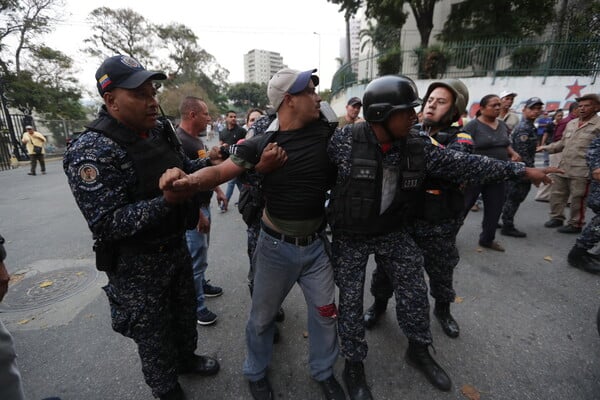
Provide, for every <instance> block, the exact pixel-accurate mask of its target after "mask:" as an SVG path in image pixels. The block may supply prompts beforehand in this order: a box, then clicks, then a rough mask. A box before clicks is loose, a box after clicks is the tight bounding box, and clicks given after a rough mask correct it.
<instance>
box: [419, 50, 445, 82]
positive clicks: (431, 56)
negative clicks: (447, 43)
mask: <svg viewBox="0 0 600 400" xmlns="http://www.w3.org/2000/svg"><path fill="white" fill-rule="evenodd" d="M414 52H415V54H416V55H417V61H416V65H417V67H418V68H419V74H418V76H419V79H438V78H441V77H442V76H443V75H444V73H446V68H447V67H448V63H449V61H450V54H449V52H448V51H447V50H446V49H445V48H443V47H442V46H439V45H434V46H430V47H426V48H422V47H418V48H416V49H415V50H414Z"/></svg>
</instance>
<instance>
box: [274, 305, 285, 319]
mask: <svg viewBox="0 0 600 400" xmlns="http://www.w3.org/2000/svg"><path fill="white" fill-rule="evenodd" d="M284 320H285V311H283V307H279V311H277V315H276V316H275V322H283V321H284Z"/></svg>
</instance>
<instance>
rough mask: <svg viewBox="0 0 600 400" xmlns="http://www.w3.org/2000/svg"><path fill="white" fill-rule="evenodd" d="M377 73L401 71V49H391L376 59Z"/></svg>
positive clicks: (391, 73) (387, 73)
mask: <svg viewBox="0 0 600 400" xmlns="http://www.w3.org/2000/svg"><path fill="white" fill-rule="evenodd" d="M377 68H378V69H379V75H380V76H383V75H395V74H399V73H400V72H402V50H400V48H395V49H391V50H389V51H388V52H386V53H384V54H382V55H381V56H379V58H378V59H377Z"/></svg>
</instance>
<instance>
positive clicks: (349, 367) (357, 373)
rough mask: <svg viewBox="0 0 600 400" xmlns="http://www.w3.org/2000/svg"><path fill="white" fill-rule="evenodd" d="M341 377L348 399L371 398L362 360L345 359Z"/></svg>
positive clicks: (368, 399) (370, 399)
mask: <svg viewBox="0 0 600 400" xmlns="http://www.w3.org/2000/svg"><path fill="white" fill-rule="evenodd" d="M343 378H344V383H345V384H346V389H348V396H350V400H373V396H371V391H370V390H369V387H368V386H367V378H366V377H365V368H364V367H363V363H362V361H350V360H346V364H345V366H344V374H343Z"/></svg>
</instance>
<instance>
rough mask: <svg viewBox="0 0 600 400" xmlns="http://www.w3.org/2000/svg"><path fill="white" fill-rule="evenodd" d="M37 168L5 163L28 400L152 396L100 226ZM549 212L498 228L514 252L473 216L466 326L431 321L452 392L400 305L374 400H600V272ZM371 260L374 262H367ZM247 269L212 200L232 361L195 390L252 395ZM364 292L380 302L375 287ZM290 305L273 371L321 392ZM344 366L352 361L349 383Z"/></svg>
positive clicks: (290, 391)
mask: <svg viewBox="0 0 600 400" xmlns="http://www.w3.org/2000/svg"><path fill="white" fill-rule="evenodd" d="M26 172H27V168H24V167H21V168H19V169H16V170H11V171H1V172H0V188H2V189H1V190H0V232H1V233H2V235H3V236H4V237H5V238H6V239H7V241H8V242H7V245H6V247H7V250H8V258H7V260H6V261H7V266H8V268H9V271H10V272H11V273H12V274H16V275H15V277H16V279H17V280H20V281H18V282H16V283H14V284H13V285H12V286H11V288H10V290H9V294H8V295H7V297H6V299H5V302H4V304H3V305H0V312H1V313H0V318H1V319H2V320H3V321H4V323H5V325H7V327H8V328H9V330H10V331H11V332H12V334H13V336H14V339H15V342H16V346H17V351H18V354H19V360H18V362H19V367H20V369H21V372H22V374H23V380H24V384H25V390H26V393H27V396H28V398H29V399H41V398H44V397H47V396H51V395H52V396H60V397H61V398H62V399H64V400H75V399H77V400H79V399H86V400H96V399H135V400H138V399H150V398H151V394H150V390H149V389H148V387H147V386H146V385H145V383H144V380H143V376H142V373H141V368H140V362H139V359H138V356H137V351H136V347H135V345H134V343H133V342H132V341H131V340H129V339H126V338H124V337H122V336H120V335H118V334H116V333H114V332H113V331H112V330H111V328H110V318H109V312H108V303H107V300H106V298H105V296H104V295H103V293H102V291H101V289H100V287H101V286H102V285H103V284H104V282H105V279H106V278H105V276H104V275H103V274H102V273H98V274H96V272H95V271H94V269H93V259H92V251H91V234H90V233H89V231H88V229H87V226H86V224H85V221H84V220H83V218H82V216H81V214H80V213H79V210H78V209H77V207H76V205H75V203H74V201H73V198H72V196H71V194H70V191H69V190H68V187H67V184H66V178H65V177H64V174H63V172H62V166H61V163H60V162H59V161H50V162H48V175H45V176H40V175H38V176H35V177H32V176H27V175H26ZM236 196H237V192H236ZM547 211H548V206H547V204H545V203H538V202H535V201H533V193H531V194H530V196H529V198H528V200H527V201H526V202H525V203H524V204H523V205H522V207H521V209H520V210H519V213H518V214H517V220H516V224H517V227H518V228H519V229H521V230H523V231H525V232H527V234H528V236H527V238H525V239H515V238H506V237H503V236H500V235H499V236H498V238H497V239H498V240H499V241H500V242H501V243H502V244H503V245H504V246H505V247H506V248H507V251H506V253H497V252H493V251H490V250H482V249H480V248H478V246H477V236H478V234H479V225H480V222H481V216H482V213H481V212H479V213H471V215H470V216H469V217H468V218H467V221H466V224H465V226H464V227H463V230H462V231H461V233H460V234H459V237H458V246H459V249H460V253H461V262H460V264H459V266H458V268H457V270H456V273H455V283H456V291H457V294H458V296H459V300H460V303H457V304H455V305H454V306H453V314H454V315H455V317H456V319H457V320H458V322H459V323H460V326H461V335H460V337H459V338H458V339H450V338H448V337H446V336H445V335H444V334H443V332H442V331H441V328H440V327H439V325H438V323H437V321H435V320H433V321H432V332H433V336H434V345H435V349H436V351H437V354H436V355H435V358H436V359H437V360H438V362H439V363H440V364H441V365H442V366H444V367H445V368H446V370H447V371H448V372H449V374H450V376H451V377H452V380H453V389H452V390H451V391H450V392H448V393H442V392H439V391H437V390H435V389H434V388H432V387H431V385H430V384H429V383H427V382H426V380H425V379H424V378H423V377H422V376H421V375H420V374H419V372H417V371H416V370H414V369H413V368H411V367H410V366H408V365H407V364H406V362H405V361H404V351H405V350H406V346H407V341H406V339H405V337H404V336H403V335H402V334H401V332H400V330H399V328H398V325H397V323H396V321H395V313H394V311H393V307H389V308H388V311H387V314H386V315H385V317H384V319H383V321H382V323H381V324H380V325H379V326H378V327H377V328H376V329H374V330H373V331H369V332H368V334H367V338H368V341H369V345H370V351H369V355H368V357H367V359H366V361H365V366H366V373H367V378H368V382H369V383H370V385H371V387H372V392H373V395H374V397H375V398H376V399H407V400H413V399H444V400H446V399H448V400H449V399H464V398H466V397H465V396H464V395H463V394H462V393H461V390H462V389H463V386H464V385H471V386H472V387H474V388H475V389H476V390H477V391H478V392H479V393H480V394H481V398H482V399H521V400H525V399H544V400H550V399H556V400H563V399H579V400H597V399H600V337H599V336H598V332H597V331H596V325H595V316H596V311H597V309H598V306H599V305H600V277H599V276H594V275H590V274H587V273H585V272H582V271H579V270H576V269H573V268H571V267H569V266H568V265H567V263H566V255H567V253H568V250H569V249H570V248H571V246H572V245H573V243H574V241H575V236H573V235H565V234H560V233H557V232H555V231H554V230H553V229H547V228H544V227H543V226H542V224H543V223H544V222H545V221H546V219H547ZM545 258H547V259H545ZM372 268H373V262H372V260H371V261H370V263H369V266H368V269H369V272H370V271H372ZM247 269H248V261H247V256H246V237H245V226H244V224H243V221H242V220H241V218H240V215H239V214H238V213H237V211H235V210H231V211H229V212H227V213H224V214H221V213H219V212H218V210H217V207H216V205H215V204H213V231H212V236H211V246H210V250H209V269H208V272H207V277H208V278H209V279H211V283H213V284H216V285H219V286H222V287H223V288H224V291H225V293H224V295H223V296H221V297H218V298H214V299H208V300H207V301H208V306H209V308H210V309H211V310H212V311H214V312H215V313H217V314H218V316H219V320H218V322H217V324H216V325H214V326H210V327H198V332H199V342H198V347H199V351H200V352H202V353H207V354H210V355H213V356H216V357H217V358H218V359H219V361H220V363H221V366H222V370H221V372H220V373H219V374H218V375H217V376H215V377H211V378H190V377H183V378H181V383H182V386H183V388H184V390H185V392H186V393H187V395H188V398H189V399H206V398H214V399H249V398H250V394H249V392H248V389H247V386H246V382H245V380H244V378H243V375H242V374H241V366H242V361H243V357H244V354H245V347H244V326H245V321H246V317H247V313H248V309H249V295H248V290H247V286H246V274H247ZM369 280H370V279H369ZM49 282H50V284H48V283H49ZM40 286H45V287H40ZM367 287H368V283H367ZM365 299H366V304H367V305H368V304H370V302H371V299H370V295H368V293H367V295H366V296H365ZM40 304H44V305H43V306H40ZM284 307H285V310H286V316H287V318H286V320H285V322H283V324H281V330H282V341H281V343H279V344H277V345H276V348H275V354H274V358H273V362H272V367H271V370H270V378H271V381H272V384H273V387H274V389H275V392H276V396H277V398H278V399H319V398H321V394H320V390H319V387H318V385H317V384H316V383H314V382H313V381H312V379H311V378H310V375H309V371H308V366H307V351H306V349H307V340H306V339H305V338H304V337H303V333H304V331H305V323H306V308H305V305H304V301H303V297H302V293H301V291H300V290H299V289H298V288H294V289H293V291H292V293H291V294H290V296H289V297H288V298H287V299H286V301H285V303H284ZM342 369H343V360H341V359H340V360H339V361H338V364H337V366H336V375H337V376H338V378H339V379H340V380H341V371H342Z"/></svg>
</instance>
